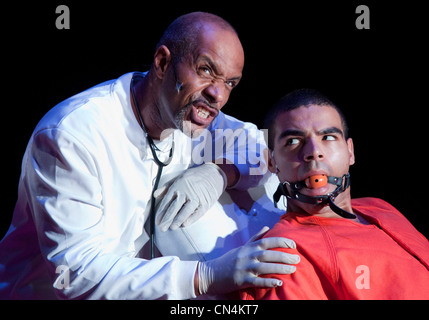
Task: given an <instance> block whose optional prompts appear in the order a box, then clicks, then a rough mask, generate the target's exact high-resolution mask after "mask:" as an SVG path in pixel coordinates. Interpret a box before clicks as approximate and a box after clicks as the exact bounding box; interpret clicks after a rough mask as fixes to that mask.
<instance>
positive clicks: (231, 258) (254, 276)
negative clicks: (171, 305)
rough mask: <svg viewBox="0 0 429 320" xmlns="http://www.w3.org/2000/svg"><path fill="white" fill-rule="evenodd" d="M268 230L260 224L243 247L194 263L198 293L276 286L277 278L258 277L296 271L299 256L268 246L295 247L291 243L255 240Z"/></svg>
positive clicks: (280, 282) (286, 241)
mask: <svg viewBox="0 0 429 320" xmlns="http://www.w3.org/2000/svg"><path fill="white" fill-rule="evenodd" d="M267 231H268V227H264V228H263V229H262V230H261V231H260V232H259V233H258V234H256V235H255V236H253V237H252V238H251V239H250V240H249V241H248V242H247V243H246V244H245V245H244V246H242V247H239V248H236V249H233V250H231V251H229V252H228V253H226V254H224V255H223V256H221V257H219V258H216V259H213V260H209V261H205V262H199V263H198V269H197V270H198V288H199V294H205V293H208V294H221V293H229V292H232V291H235V290H238V289H244V288H248V287H277V286H281V285H282V281H280V280H278V279H272V278H271V279H270V278H260V277H258V276H259V275H263V274H270V273H276V274H291V273H294V272H295V270H296V267H295V266H291V265H290V264H297V263H298V262H299V260H300V259H299V256H298V255H294V254H288V253H285V252H280V251H272V250H268V249H272V248H292V249H296V245H295V242H294V241H293V240H290V239H286V238H281V237H272V238H264V239H261V240H256V239H257V238H259V237H260V236H261V235H262V234H263V233H266V232H267Z"/></svg>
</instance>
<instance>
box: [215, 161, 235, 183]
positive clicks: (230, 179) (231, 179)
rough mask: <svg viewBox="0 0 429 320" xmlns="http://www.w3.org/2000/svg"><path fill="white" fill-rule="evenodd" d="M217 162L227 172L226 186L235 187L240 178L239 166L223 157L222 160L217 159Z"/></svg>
mask: <svg viewBox="0 0 429 320" xmlns="http://www.w3.org/2000/svg"><path fill="white" fill-rule="evenodd" d="M219 162H220V163H219ZM215 164H216V165H217V166H218V167H219V168H220V170H222V172H223V173H224V174H225V178H226V183H225V185H226V188H233V187H234V186H235V185H236V184H237V183H238V181H239V180H240V171H239V170H238V168H237V167H236V166H235V165H234V164H233V163H230V162H229V161H228V160H226V159H221V161H219V160H216V161H215Z"/></svg>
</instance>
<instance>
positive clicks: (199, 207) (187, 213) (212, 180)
mask: <svg viewBox="0 0 429 320" xmlns="http://www.w3.org/2000/svg"><path fill="white" fill-rule="evenodd" d="M226 184H227V181H226V175H225V173H224V172H223V171H222V170H221V169H220V168H219V167H218V166H217V165H216V164H214V163H211V162H208V163H205V164H203V165H201V166H198V167H194V168H190V169H187V170H186V171H185V172H184V173H183V174H182V175H181V176H179V177H178V178H177V179H176V180H175V181H174V182H173V183H172V184H171V186H169V187H168V186H165V187H163V188H160V189H158V190H156V191H155V193H154V197H155V198H157V199H159V198H162V195H163V194H165V196H164V197H163V198H162V201H161V203H160V204H159V207H158V210H157V214H156V223H157V224H158V225H159V226H160V228H161V230H163V231H166V230H167V229H168V228H171V229H172V230H174V229H177V228H179V227H181V226H183V227H185V226H188V225H190V224H192V223H193V222H195V221H197V220H198V219H199V218H200V217H201V216H202V215H203V214H204V213H205V212H206V211H207V210H208V209H209V208H210V207H211V206H212V205H213V204H214V203H215V202H216V201H217V200H218V199H219V197H220V196H221V194H222V192H224V191H225V188H226ZM165 188H168V191H167V192H166V193H165Z"/></svg>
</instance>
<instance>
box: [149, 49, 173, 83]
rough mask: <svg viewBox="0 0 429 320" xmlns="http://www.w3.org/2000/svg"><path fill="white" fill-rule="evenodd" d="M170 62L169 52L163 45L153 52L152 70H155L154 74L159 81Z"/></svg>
mask: <svg viewBox="0 0 429 320" xmlns="http://www.w3.org/2000/svg"><path fill="white" fill-rule="evenodd" d="M170 62H171V52H170V50H169V49H168V48H167V47H166V46H164V45H162V46H159V48H158V49H157V50H156V51H155V55H154V58H153V68H154V70H155V74H156V75H157V77H158V78H159V79H163V78H164V76H165V73H166V72H167V69H168V66H169V64H170Z"/></svg>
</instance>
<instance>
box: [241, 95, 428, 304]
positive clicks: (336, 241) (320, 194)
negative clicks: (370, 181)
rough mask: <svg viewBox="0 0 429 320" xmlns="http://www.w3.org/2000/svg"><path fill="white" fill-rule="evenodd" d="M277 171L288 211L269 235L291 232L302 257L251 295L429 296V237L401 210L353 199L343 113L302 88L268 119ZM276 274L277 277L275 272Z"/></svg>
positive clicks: (245, 295)
mask: <svg viewBox="0 0 429 320" xmlns="http://www.w3.org/2000/svg"><path fill="white" fill-rule="evenodd" d="M266 128H268V129H269V143H268V146H269V149H270V152H269V153H270V157H269V169H270V171H272V172H275V173H276V174H277V176H278V177H279V180H280V182H281V184H280V186H279V189H278V192H276V194H275V200H276V201H277V200H278V199H279V197H280V196H282V195H283V196H286V197H287V198H288V202H287V212H286V214H285V215H284V216H283V217H282V219H281V220H280V222H278V223H277V224H276V225H275V226H274V227H273V229H272V230H270V231H269V232H268V233H267V234H266V236H267V237H272V236H282V237H291V238H293V239H294V240H295V242H296V244H297V247H296V250H293V249H278V250H279V251H283V252H290V253H292V252H295V253H298V254H299V256H300V258H301V262H300V265H299V268H298V270H297V271H296V272H295V273H294V274H291V275H275V276H274V277H277V278H278V279H279V280H281V281H282V282H283V285H282V286H279V287H277V288H249V289H246V290H243V291H241V297H242V298H244V299H429V271H428V269H429V242H428V241H427V239H426V238H424V237H423V235H421V234H420V233H419V232H418V231H417V230H416V229H415V228H414V227H413V226H412V225H411V224H410V222H409V221H408V220H407V219H406V218H405V217H404V216H403V215H402V214H401V213H399V212H398V211H397V210H396V209H395V208H393V207H392V206H391V205H390V204H388V203H386V202H385V201H383V200H380V199H375V198H361V199H351V196H350V187H349V167H350V166H351V165H353V164H354V162H355V157H354V147H353V141H352V139H351V138H349V137H348V129H347V124H346V120H345V118H344V116H343V114H342V112H341V111H340V110H339V109H338V108H337V106H335V105H334V104H333V103H332V102H331V101H330V100H329V99H328V98H326V97H325V96H323V95H322V94H320V93H319V92H316V91H314V90H308V89H302V90H297V91H294V92H292V93H290V94H288V95H286V96H285V97H283V98H282V99H281V100H280V101H279V102H278V103H277V104H275V106H274V107H273V109H272V110H271V111H270V112H269V114H268V116H267V118H266ZM269 277H273V275H270V276H269Z"/></svg>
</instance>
